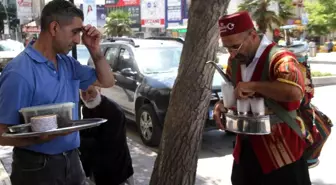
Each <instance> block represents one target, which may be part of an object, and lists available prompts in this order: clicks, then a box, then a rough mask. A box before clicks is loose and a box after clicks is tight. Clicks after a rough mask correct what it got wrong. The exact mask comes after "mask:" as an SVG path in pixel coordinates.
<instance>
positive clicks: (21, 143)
mask: <svg viewBox="0 0 336 185" xmlns="http://www.w3.org/2000/svg"><path fill="white" fill-rule="evenodd" d="M7 131H8V125H5V124H0V136H1V137H0V145H2V146H16V147H25V146H30V145H34V144H41V143H45V142H48V141H50V140H52V139H54V138H55V137H58V136H60V135H50V136H49V135H45V136H41V137H31V138H6V137H2V134H3V133H4V132H7ZM62 135H66V134H62Z"/></svg>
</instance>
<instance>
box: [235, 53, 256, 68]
mask: <svg viewBox="0 0 336 185" xmlns="http://www.w3.org/2000/svg"><path fill="white" fill-rule="evenodd" d="M253 58H254V55H253V56H252V55H251V56H250V55H243V54H240V53H239V54H237V55H236V56H235V57H234V59H233V60H234V61H236V62H238V63H239V64H245V65H249V64H250V63H251V62H252V60H253Z"/></svg>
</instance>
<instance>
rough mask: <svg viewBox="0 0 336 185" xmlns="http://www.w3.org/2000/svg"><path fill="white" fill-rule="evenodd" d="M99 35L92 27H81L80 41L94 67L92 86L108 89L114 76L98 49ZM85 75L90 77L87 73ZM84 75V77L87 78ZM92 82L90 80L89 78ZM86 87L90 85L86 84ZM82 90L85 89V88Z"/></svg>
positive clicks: (112, 82)
mask: <svg viewBox="0 0 336 185" xmlns="http://www.w3.org/2000/svg"><path fill="white" fill-rule="evenodd" d="M100 39H101V33H100V32H99V31H98V30H97V29H96V28H95V27H93V26H92V25H86V26H84V27H83V35H82V41H83V44H84V45H85V46H86V47H87V49H88V50H89V52H90V55H91V57H92V60H93V63H94V64H95V67H96V80H95V81H94V83H93V85H95V86H99V87H103V88H108V87H112V86H113V85H114V82H115V80H114V76H113V74H112V72H111V69H110V66H109V65H108V64H107V62H106V60H105V57H104V55H103V53H102V51H101V48H100ZM87 75H90V73H88V74H87ZM87 75H86V76H87ZM91 80H92V78H91ZM86 85H92V83H91V84H86ZM82 89H86V88H85V86H84V88H82Z"/></svg>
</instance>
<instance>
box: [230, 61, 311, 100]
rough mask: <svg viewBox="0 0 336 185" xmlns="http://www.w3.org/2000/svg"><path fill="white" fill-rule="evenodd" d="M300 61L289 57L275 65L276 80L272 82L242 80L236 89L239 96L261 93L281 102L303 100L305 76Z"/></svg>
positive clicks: (244, 96)
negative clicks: (300, 67)
mask: <svg viewBox="0 0 336 185" xmlns="http://www.w3.org/2000/svg"><path fill="white" fill-rule="evenodd" d="M298 65H299V64H298V62H297V61H296V60H295V59H294V58H292V57H287V58H285V59H284V60H282V61H280V62H279V63H278V64H277V65H275V66H276V67H275V69H274V76H275V79H276V80H274V81H271V82H241V83H239V84H238V85H237V87H236V89H235V93H236V96H237V97H238V98H247V95H251V94H254V93H259V94H261V95H263V96H265V97H268V98H271V99H273V100H275V101H279V102H293V101H301V100H302V98H303V95H304V77H303V74H302V73H301V71H300V69H299V67H298Z"/></svg>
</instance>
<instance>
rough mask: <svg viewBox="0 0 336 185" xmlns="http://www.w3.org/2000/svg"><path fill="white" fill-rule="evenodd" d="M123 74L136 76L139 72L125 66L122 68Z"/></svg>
mask: <svg viewBox="0 0 336 185" xmlns="http://www.w3.org/2000/svg"><path fill="white" fill-rule="evenodd" d="M121 74H122V75H124V76H135V75H136V74H137V72H136V71H133V70H132V69H131V68H125V69H122V70H121Z"/></svg>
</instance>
